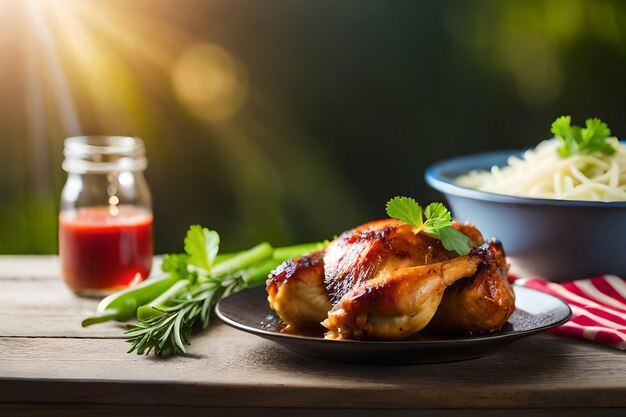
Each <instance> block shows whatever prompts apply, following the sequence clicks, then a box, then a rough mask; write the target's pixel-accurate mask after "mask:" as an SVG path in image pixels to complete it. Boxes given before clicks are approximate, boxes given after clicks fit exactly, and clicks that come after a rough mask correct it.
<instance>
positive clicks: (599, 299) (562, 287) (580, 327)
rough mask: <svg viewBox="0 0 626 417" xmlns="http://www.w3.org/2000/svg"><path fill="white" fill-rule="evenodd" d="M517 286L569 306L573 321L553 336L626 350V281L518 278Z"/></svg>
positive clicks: (556, 331)
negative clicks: (543, 294) (553, 280)
mask: <svg viewBox="0 0 626 417" xmlns="http://www.w3.org/2000/svg"><path fill="white" fill-rule="evenodd" d="M515 284H516V285H523V286H524V287H528V288H532V289H535V290H539V291H543V292H546V293H549V294H553V295H556V296H557V297H560V298H561V299H563V300H565V301H566V302H567V303H568V304H569V306H570V308H571V309H572V319H571V320H570V321H568V322H567V323H565V324H563V325H561V326H559V327H557V328H554V329H552V330H551V332H552V333H553V334H556V335H562V336H569V337H576V338H582V339H588V340H592V341H594V342H598V343H604V344H605V345H609V346H613V347H615V348H617V349H621V350H626V280H624V279H622V278H619V277H616V276H613V275H606V276H600V277H594V278H590V279H583V280H578V281H572V282H564V283H555V282H546V281H543V280H540V279H537V278H529V279H518V280H515Z"/></svg>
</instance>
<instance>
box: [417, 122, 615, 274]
mask: <svg viewBox="0 0 626 417" xmlns="http://www.w3.org/2000/svg"><path fill="white" fill-rule="evenodd" d="M569 122H570V120H569V117H567V116H564V117H560V118H558V119H557V120H556V121H555V122H554V123H553V125H552V127H553V128H552V129H551V131H552V133H553V134H554V137H555V139H549V140H547V141H544V142H541V143H540V144H539V145H538V146H537V147H536V148H534V149H531V150H528V151H525V152H522V151H496V152H486V153H480V154H473V155H464V156H460V157H456V158H451V159H447V160H444V161H439V162H437V163H435V164H433V165H431V166H430V167H429V168H428V169H427V171H426V173H425V179H426V182H427V183H428V184H430V185H431V186H432V187H433V188H435V189H436V190H438V191H440V192H442V193H443V194H444V195H445V197H446V199H447V200H448V203H449V205H450V208H451V209H452V213H453V215H454V217H455V218H457V219H459V220H461V221H464V220H469V221H471V222H472V223H474V225H475V226H476V227H479V228H480V229H481V230H482V231H483V233H484V234H485V235H486V236H493V237H496V238H497V239H498V240H500V241H502V243H503V244H505V245H506V248H507V255H508V256H509V259H510V260H511V264H512V266H513V270H514V273H515V274H517V276H520V277H530V276H534V277H542V278H545V279H547V280H551V281H571V280H575V279H578V278H588V277H591V276H597V275H602V274H614V275H618V276H623V277H626V256H624V248H625V247H626V175H625V173H626V143H625V142H623V141H622V142H619V141H618V140H617V139H615V138H612V137H611V135H610V130H609V129H608V127H607V126H606V124H604V123H602V122H601V121H599V120H598V119H588V120H587V121H586V127H584V128H582V127H577V126H570V124H569ZM555 131H556V133H555ZM493 167H500V168H493Z"/></svg>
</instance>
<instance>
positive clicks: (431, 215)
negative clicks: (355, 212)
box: [387, 197, 475, 255]
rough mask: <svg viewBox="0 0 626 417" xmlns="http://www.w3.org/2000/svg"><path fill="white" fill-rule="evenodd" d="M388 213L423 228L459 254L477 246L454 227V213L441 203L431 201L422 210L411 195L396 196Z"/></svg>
mask: <svg viewBox="0 0 626 417" xmlns="http://www.w3.org/2000/svg"><path fill="white" fill-rule="evenodd" d="M387 215H388V216H389V217H392V218H394V219H398V220H402V221H403V222H405V223H408V224H410V225H412V226H414V227H417V228H418V229H419V230H420V231H421V230H423V231H424V232H425V233H426V234H428V235H430V236H432V237H434V238H437V239H439V240H440V241H441V243H442V244H443V247H444V248H446V249H448V250H449V251H455V252H456V253H458V254H459V255H467V254H468V253H469V252H470V251H471V250H472V248H473V247H474V246H475V244H474V242H473V241H472V240H471V239H470V238H469V237H467V236H466V235H465V234H463V233H462V232H460V231H459V230H457V229H455V228H454V227H452V215H451V214H450V211H449V210H448V209H447V208H446V207H445V206H444V205H443V204H441V203H431V204H429V205H428V206H426V209H425V210H422V207H421V206H420V205H419V204H418V203H417V202H416V201H415V200H414V199H412V198H410V197H394V198H392V199H391V200H389V202H388V203H387ZM424 217H425V218H426V220H424Z"/></svg>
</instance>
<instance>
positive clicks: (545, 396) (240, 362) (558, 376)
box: [0, 257, 626, 416]
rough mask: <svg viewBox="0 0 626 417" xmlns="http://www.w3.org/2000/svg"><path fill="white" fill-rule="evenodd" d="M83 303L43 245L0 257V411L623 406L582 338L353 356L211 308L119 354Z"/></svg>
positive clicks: (618, 387)
mask: <svg viewBox="0 0 626 417" xmlns="http://www.w3.org/2000/svg"><path fill="white" fill-rule="evenodd" d="M96 304H97V301H96V300H90V299H84V298H79V297H76V296H74V295H73V294H72V293H71V292H70V291H69V290H67V289H66V288H65V286H64V285H63V283H62V281H61V279H60V278H59V276H58V264H57V261H56V258H54V257H0V415H68V416H72V415H83V414H86V413H87V412H88V413H89V414H92V415H113V414H115V415H137V414H142V413H146V414H151V415H177V414H180V413H182V412H183V411H184V413H185V414H186V415H192V416H193V415H200V413H202V414H203V415H209V414H212V413H215V415H221V414H223V413H226V414H228V415H255V416H264V415H270V414H271V415H272V416H280V415H290V414H289V410H294V409H298V410H300V411H301V412H304V410H309V412H308V413H300V415H313V413H315V415H319V414H320V413H322V412H323V413H324V414H325V415H354V414H351V413H353V412H356V411H357V410H359V411H358V414H359V415H360V416H369V415H377V414H376V413H375V412H372V411H371V410H385V415H397V416H405V415H433V416H440V415H453V414H459V415H464V416H473V415H502V414H499V413H504V414H505V415H509V416H516V415H522V413H524V412H527V411H529V410H531V409H532V410H534V411H535V412H536V413H537V415H589V413H590V409H593V415H603V416H604V415H607V416H608V415H626V410H624V409H626V356H625V354H624V352H620V351H617V350H615V349H612V348H608V347H604V346H601V345H597V344H593V343H590V342H585V341H578V340H572V339H565V338H558V337H555V336H552V335H549V334H541V335H536V336H531V337H528V338H526V339H523V340H520V341H518V342H516V343H514V344H513V345H511V346H510V347H509V348H507V349H506V350H503V351H502V352H500V353H498V354H495V355H492V356H488V357H484V358H480V359H474V360H469V361H463V362H455V363H447V364H431V365H415V366H374V365H354V364H345V363H336V362H329V361H324V360H321V359H315V358H309V357H304V356H299V355H296V354H293V353H291V352H288V351H285V350H283V349H282V348H280V347H278V346H277V345H275V344H273V343H271V342H269V341H266V340H263V339H260V338H258V337H255V336H253V335H249V334H246V333H243V332H240V331H237V330H235V329H232V328H230V327H227V326H226V325H224V324H222V323H220V322H219V320H218V319H217V318H214V319H213V323H212V325H211V326H210V328H209V329H208V330H207V331H204V332H201V333H197V334H195V335H194V338H193V339H192V343H193V344H192V346H191V347H190V348H189V354H188V355H185V356H178V357H172V358H165V359H158V358H154V357H145V356H137V355H129V354H126V350H127V349H128V344H127V343H126V342H125V341H124V340H123V339H122V338H121V337H122V332H123V330H124V326H123V325H121V324H112V323H106V324H102V325H98V326H92V327H90V328H87V329H83V328H81V327H80V321H81V320H82V319H83V318H84V317H85V316H86V315H87V314H89V313H91V312H92V311H93V310H94V309H95V306H96ZM622 408H624V409H622ZM514 409H518V411H515V412H514V411H513V410H514ZM367 410H370V411H367ZM487 412H488V413H487ZM475 413H476V414H475ZM524 415H527V414H524Z"/></svg>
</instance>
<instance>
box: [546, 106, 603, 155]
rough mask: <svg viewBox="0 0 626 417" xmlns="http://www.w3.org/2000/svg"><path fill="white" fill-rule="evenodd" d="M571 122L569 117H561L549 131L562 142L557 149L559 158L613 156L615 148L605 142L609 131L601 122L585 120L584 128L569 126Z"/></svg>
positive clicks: (598, 120) (595, 119)
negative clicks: (595, 154)
mask: <svg viewBox="0 0 626 417" xmlns="http://www.w3.org/2000/svg"><path fill="white" fill-rule="evenodd" d="M571 121H572V118H571V116H561V117H559V118H557V119H556V120H555V121H554V123H552V128H551V129H550V131H551V132H552V134H554V137H555V138H559V139H561V140H562V141H563V144H562V145H561V146H560V147H559V148H558V152H559V155H561V157H563V158H566V157H568V156H572V155H591V154H594V153H603V154H606V155H613V154H614V153H615V148H614V147H613V146H611V144H610V143H608V142H607V141H606V139H607V138H608V137H609V136H611V130H610V129H609V127H608V126H607V124H606V123H604V122H603V121H602V120H600V119H597V118H593V119H587V120H586V121H585V126H586V127H580V126H571V124H570V123H571Z"/></svg>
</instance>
